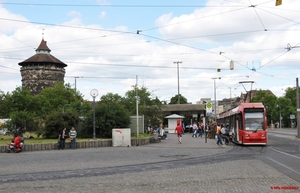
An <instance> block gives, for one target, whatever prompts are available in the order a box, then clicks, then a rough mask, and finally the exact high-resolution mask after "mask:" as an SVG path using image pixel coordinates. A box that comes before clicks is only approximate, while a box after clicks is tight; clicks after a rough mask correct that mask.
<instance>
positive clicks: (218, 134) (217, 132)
mask: <svg viewBox="0 0 300 193" xmlns="http://www.w3.org/2000/svg"><path fill="white" fill-rule="evenodd" d="M216 135H217V145H223V143H222V138H221V126H220V124H217V131H216Z"/></svg>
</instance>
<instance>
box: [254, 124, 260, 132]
mask: <svg viewBox="0 0 300 193" xmlns="http://www.w3.org/2000/svg"><path fill="white" fill-rule="evenodd" d="M259 128H260V125H259V126H258V127H257V128H256V129H255V131H253V133H256V132H257V130H258V129H259Z"/></svg>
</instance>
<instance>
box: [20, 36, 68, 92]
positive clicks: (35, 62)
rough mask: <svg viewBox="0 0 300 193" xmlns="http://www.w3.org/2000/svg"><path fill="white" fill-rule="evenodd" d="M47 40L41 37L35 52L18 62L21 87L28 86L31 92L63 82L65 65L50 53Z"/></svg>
mask: <svg viewBox="0 0 300 193" xmlns="http://www.w3.org/2000/svg"><path fill="white" fill-rule="evenodd" d="M50 52H51V50H50V49H49V48H48V46H47V42H46V41H44V39H42V41H41V43H40V45H39V47H38V48H37V49H36V54H35V55H33V56H32V57H30V58H28V59H27V60H25V61H23V62H20V63H19V65H20V66H21V70H20V72H21V76H22V87H25V88H28V89H29V90H30V92H31V94H38V93H39V92H40V91H41V90H43V89H44V88H46V87H50V86H54V85H55V84H56V83H57V82H64V77H65V67H67V65H66V64H65V63H63V62H61V61H60V60H59V59H57V58H55V57H54V56H52V55H51V54H50Z"/></svg>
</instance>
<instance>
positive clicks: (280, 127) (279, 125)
mask: <svg viewBox="0 0 300 193" xmlns="http://www.w3.org/2000/svg"><path fill="white" fill-rule="evenodd" d="M277 108H279V128H280V129H281V119H282V118H281V106H279V105H277Z"/></svg>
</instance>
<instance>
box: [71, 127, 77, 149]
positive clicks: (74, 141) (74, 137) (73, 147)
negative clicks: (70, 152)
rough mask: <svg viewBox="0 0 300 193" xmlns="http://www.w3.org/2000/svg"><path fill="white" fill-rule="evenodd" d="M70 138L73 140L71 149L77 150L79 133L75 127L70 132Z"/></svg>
mask: <svg viewBox="0 0 300 193" xmlns="http://www.w3.org/2000/svg"><path fill="white" fill-rule="evenodd" d="M69 137H70V138H71V148H72V149H76V137H77V132H76V130H75V128H74V127H72V128H71V130H70V132H69Z"/></svg>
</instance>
